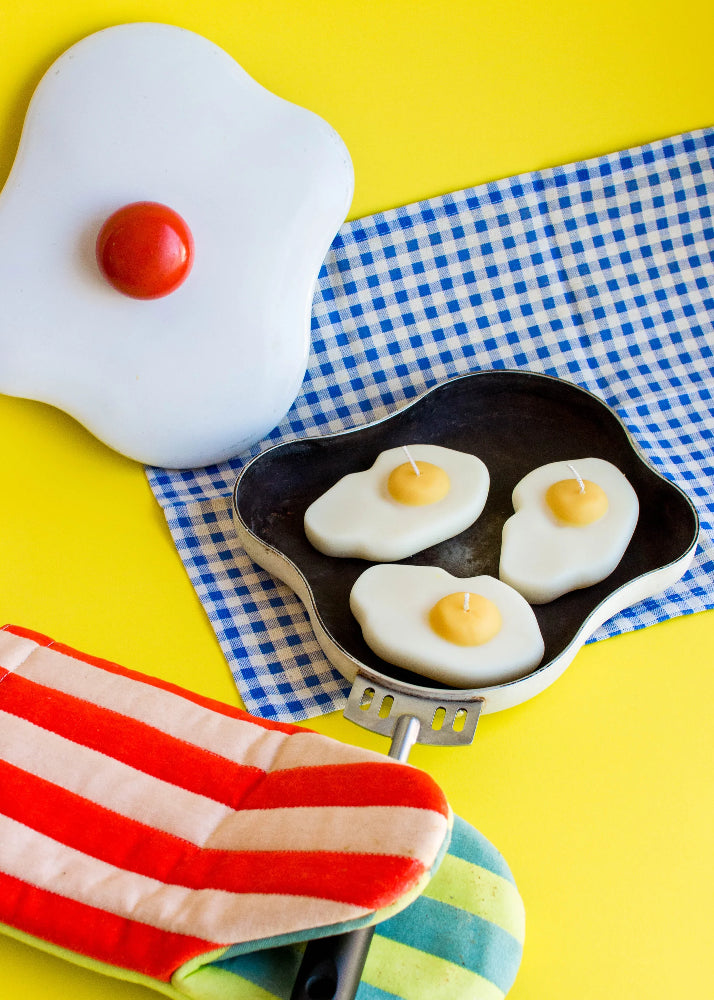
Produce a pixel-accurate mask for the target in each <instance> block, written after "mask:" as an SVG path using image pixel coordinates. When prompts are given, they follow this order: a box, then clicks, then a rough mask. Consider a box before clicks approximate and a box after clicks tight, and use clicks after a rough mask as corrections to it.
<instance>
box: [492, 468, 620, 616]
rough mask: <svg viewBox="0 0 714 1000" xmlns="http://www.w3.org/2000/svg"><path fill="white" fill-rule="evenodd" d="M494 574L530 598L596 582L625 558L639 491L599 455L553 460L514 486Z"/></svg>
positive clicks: (542, 599) (546, 598)
mask: <svg viewBox="0 0 714 1000" xmlns="http://www.w3.org/2000/svg"><path fill="white" fill-rule="evenodd" d="M513 507H514V510H515V513H514V514H513V515H512V516H511V517H510V518H509V519H508V520H507V521H506V523H505V524H504V526H503V538H502V545H501V560H500V568H499V576H500V578H501V580H503V581H504V582H506V583H508V584H510V586H511V587H514V588H515V589H516V590H517V591H519V593H521V594H522V595H523V596H524V597H525V598H526V600H528V601H529V602H530V603H531V604H547V603H548V602H550V601H553V600H555V599H556V598H558V597H561V596H562V595H563V594H566V593H568V592H569V591H571V590H579V589H581V588H583V587H590V586H592V585H593V584H595V583H599V582H600V581H601V580H604V579H605V578H606V577H608V576H609V575H610V573H612V572H613V570H614V569H615V568H616V567H617V565H618V563H619V562H620V560H621V559H622V557H623V555H624V553H625V550H626V549H627V546H628V545H629V543H630V539H631V538H632V535H633V533H634V530H635V527H636V525H637V519H638V516H639V502H638V499H637V494H636V493H635V491H634V489H633V488H632V486H631V485H630V483H629V482H628V481H627V479H626V478H625V476H624V475H623V474H622V473H621V472H620V470H619V469H618V468H616V466H614V465H612V464H611V463H610V462H607V461H605V460H604V459H601V458H581V459H574V460H573V461H564V462H551V463H550V464H548V465H543V466H540V468H537V469H534V470H533V471H532V472H529V473H528V475H527V476H525V477H524V478H523V479H522V480H521V481H520V482H519V483H518V485H517V486H516V488H515V489H514V491H513Z"/></svg>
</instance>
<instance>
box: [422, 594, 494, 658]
mask: <svg viewBox="0 0 714 1000" xmlns="http://www.w3.org/2000/svg"><path fill="white" fill-rule="evenodd" d="M464 596H465V595H464V594H463V592H461V593H458V594H447V596H446V597H442V598H441V600H440V601H437V603H436V604H435V605H434V607H433V608H432V609H431V611H430V612H429V624H430V625H431V627H432V629H433V630H434V631H435V632H436V634H437V635H438V636H441V638H442V639H446V641H447V642H453V643H454V645H456V646H483V645H484V643H486V642H489V641H490V640H491V639H493V638H494V636H495V635H497V634H498V632H500V630H501V612H500V611H499V610H498V608H497V607H496V605H495V604H494V603H493V601H489V599H488V598H487V597H482V596H481V595H480V594H468V607H466V606H465V601H464Z"/></svg>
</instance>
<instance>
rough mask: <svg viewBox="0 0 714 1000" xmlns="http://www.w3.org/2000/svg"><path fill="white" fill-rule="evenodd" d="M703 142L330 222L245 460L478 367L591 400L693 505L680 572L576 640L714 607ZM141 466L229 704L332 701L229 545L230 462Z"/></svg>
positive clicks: (712, 177)
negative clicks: (287, 375) (572, 390)
mask: <svg viewBox="0 0 714 1000" xmlns="http://www.w3.org/2000/svg"><path fill="white" fill-rule="evenodd" d="M713 158H714V129H709V130H703V131H699V132H696V133H691V134H687V135H681V136H677V137H674V138H672V139H667V140H662V141H659V142H655V143H651V144H649V145H647V146H642V147H639V148H637V149H632V150H628V151H625V152H619V153H614V154H612V155H609V156H603V157H599V158H597V159H593V160H589V161H587V162H581V163H575V164H571V165H568V166H563V167H557V168H554V169H549V170H543V171H537V172H535V173H531V174H527V175H522V176H519V177H512V178H507V179H506V180H502V181H496V182H493V183H490V184H486V185H483V186H482V187H478V188H472V189H469V190H465V191H459V192H455V193H453V194H448V195H444V196H443V197H439V198H433V199H430V200H429V201H426V202H421V203H418V204H415V205H409V206H406V207H402V208H397V209H394V210H392V211H389V212H383V213H380V214H378V215H375V216H372V217H370V218H367V219H360V220H357V221H354V222H350V223H346V224H345V225H344V226H343V227H342V229H341V230H340V232H339V234H338V235H337V237H336V239H335V240H334V243H333V245H332V248H331V249H330V252H329V254H328V256H327V258H326V261H325V264H324V267H323V269H322V271H321V273H320V277H319V281H318V287H317V290H316V295H315V299H314V303H313V314H312V353H311V356H310V363H309V368H308V372H307V375H306V378H305V381H304V384H303V387H302V391H301V393H300V395H299V396H298V398H297V399H296V401H295V403H294V405H293V407H292V408H291V410H290V412H289V413H288V414H287V416H286V417H285V419H284V420H283V421H282V422H281V424H280V426H279V427H277V428H276V429H275V430H274V431H273V432H272V433H271V435H270V436H269V438H267V439H266V440H265V441H263V442H261V443H260V444H258V445H256V446H255V447H254V448H253V449H252V450H251V453H250V455H251V456H252V455H254V454H257V453H259V452H260V451H262V450H264V449H265V448H267V447H269V446H270V445H271V444H274V443H276V442H280V441H286V440H291V439H294V438H297V437H301V436H303V435H305V434H322V433H330V432H337V431H342V430H345V429H347V428H350V427H354V426H358V425H360V424H363V423H365V422H367V421H370V420H374V419H378V418H381V417H384V416H386V415H388V414H390V413H393V412H394V411H395V410H396V409H397V408H399V407H400V406H401V405H403V404H404V403H405V402H408V401H410V400H413V399H414V398H415V397H416V396H418V395H419V394H420V393H422V392H423V391H424V390H425V389H427V388H429V387H431V386H433V385H434V384H436V383H437V382H440V381H443V380H444V379H447V378H449V377H452V376H455V375H461V374H466V373H468V372H472V371H479V370H484V369H499V368H500V369H503V368H510V369H517V368H522V369H528V370H531V371H535V372H544V373H547V374H550V375H556V376H559V377H561V378H564V379H568V380H570V381H572V382H575V383H577V384H579V385H582V386H584V387H586V388H587V389H589V390H591V391H592V392H594V393H595V394H596V395H597V396H599V397H600V398H601V399H603V400H604V401H605V402H606V403H607V404H608V405H609V406H611V407H612V408H613V409H614V410H615V411H616V412H617V413H618V415H619V416H620V418H621V419H622V420H623V421H624V423H625V424H626V425H627V427H628V428H629V429H630V431H631V433H632V434H633V436H634V438H635V440H636V441H637V443H638V445H639V447H640V449H641V450H642V452H643V453H644V455H645V457H646V458H647V459H648V460H649V462H650V463H651V464H652V465H653V466H655V467H656V468H657V469H658V470H659V471H660V472H662V473H663V474H664V475H665V476H667V477H668V478H670V479H671V480H673V481H674V482H676V483H677V484H678V485H679V486H681V487H682V488H683V489H684V490H685V492H686V493H688V495H689V496H690V497H691V498H692V500H693V501H694V503H695V505H696V506H697V508H698V512H699V516H700V519H701V525H702V534H701V544H700V547H699V550H698V553H697V556H696V559H695V562H694V565H693V566H692V569H691V571H690V572H689V573H688V574H687V575H686V577H685V578H684V579H683V580H682V581H681V583H680V584H679V585H678V586H676V587H674V588H672V589H670V590H669V591H668V592H667V594H665V595H662V596H661V597H658V598H657V599H656V600H649V601H645V602H642V603H640V604H638V605H636V606H635V607H632V608H629V609H627V610H626V611H624V612H622V613H620V614H618V615H617V616H615V617H614V618H613V619H611V621H609V622H608V623H606V624H605V625H604V626H603V627H602V628H600V629H599V630H598V632H597V633H596V634H595V635H594V636H593V640H597V639H601V638H604V637H606V636H610V635H616V634H618V633H619V632H625V631H630V630H632V629H637V628H642V627H645V626H647V625H650V624H653V623H655V622H659V621H663V620H665V619H667V618H670V617H673V616H676V615H681V614H688V613H691V612H695V611H700V610H703V609H705V608H710V607H712V606H714V460H713V452H712V440H713V438H714V404H713V402H712V400H713V393H714V380H713V378H712V358H713V354H712V352H713V350H714V295H713V294H712V287H713V285H714V264H713V256H712V255H713V250H714V223H713V222H712V206H713V202H714V166H713V162H712V161H713ZM248 457H250V456H248V455H244V456H240V457H239V458H238V459H235V460H233V461H231V462H227V463H225V464H223V465H220V466H213V467H210V468H207V469H196V470H189V471H183V472H171V471H168V470H161V469H149V470H147V472H148V477H149V481H150V483H151V486H152V489H153V490H154V493H155V495H156V497H157V499H158V500H159V502H160V503H161V504H162V506H163V508H164V511H165V514H166V517H167V520H168V523H169V526H170V528H171V531H172V534H173V537H174V540H175V542H176V546H177V548H178V551H179V553H180V555H181V558H182V559H183V561H184V564H185V566H186V569H187V570H188V573H189V575H190V577H191V580H192V581H193V584H194V586H195V588H196V591H197V593H198V595H199V597H200V599H201V601H202V602H203V605H204V607H205V608H206V611H207V613H208V615H209V618H210V619H211V621H212V623H213V625H214V628H215V630H216V634H217V636H218V639H219V642H220V644H221V647H222V649H223V651H224V653H225V655H226V657H227V659H228V661H229V664H230V666H231V669H232V671H233V675H234V677H235V679H236V683H237V685H238V687H239V690H240V692H241V695H242V697H243V699H244V701H245V704H246V706H247V708H248V709H249V710H250V711H251V712H254V713H255V714H258V715H263V716H268V717H273V718H280V719H304V718H309V717H310V716H314V715H317V714H319V713H322V712H329V711H333V710H335V709H337V708H340V707H342V705H343V704H344V699H345V693H346V684H345V682H344V681H343V679H342V678H341V677H340V676H339V675H338V674H337V673H336V671H334V670H333V669H332V668H331V666H330V664H329V663H328V662H327V660H326V659H325V657H324V655H323V654H322V652H321V650H320V648H319V646H318V644H317V642H316V640H315V637H314V635H313V634H312V630H311V628H310V625H309V622H308V620H307V616H306V614H305V611H304V609H303V608H302V605H301V604H300V603H299V601H298V600H297V598H295V597H294V595H292V594H291V592H290V591H288V589H287V588H286V587H284V586H283V585H281V584H276V583H275V581H273V580H272V579H271V578H270V577H268V575H267V574H266V573H264V572H262V571H261V570H258V569H257V568H256V567H255V566H254V565H253V564H252V563H251V562H250V560H249V559H248V558H247V556H246V555H245V553H244V552H242V551H240V550H238V549H237V548H236V545H235V541H234V533H233V527H232V523H231V515H230V493H231V490H232V487H233V483H234V480H235V476H236V474H237V472H238V471H239V470H240V468H241V467H242V465H243V463H244V462H245V460H246V458H248Z"/></svg>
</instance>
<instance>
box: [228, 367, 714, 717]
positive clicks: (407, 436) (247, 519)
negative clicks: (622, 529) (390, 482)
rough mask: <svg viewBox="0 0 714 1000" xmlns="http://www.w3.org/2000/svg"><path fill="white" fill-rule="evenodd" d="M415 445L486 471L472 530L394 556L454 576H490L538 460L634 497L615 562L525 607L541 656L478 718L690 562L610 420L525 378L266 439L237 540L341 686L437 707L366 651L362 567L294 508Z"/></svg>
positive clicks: (241, 502) (583, 396)
mask: <svg viewBox="0 0 714 1000" xmlns="http://www.w3.org/2000/svg"><path fill="white" fill-rule="evenodd" d="M414 442H419V443H425V444H440V445H444V446H445V447H448V448H454V449H457V450H460V451H467V452H472V453H474V454H476V455H478V457H479V458H481V459H482V460H483V461H484V462H485V463H486V466H487V467H488V469H489V472H490V476H491V486H490V491H489V496H488V500H487V502H486V506H485V508H484V510H483V513H482V514H481V516H480V517H479V518H478V520H477V521H476V522H475V523H474V524H473V525H472V526H471V527H470V528H468V529H467V530H466V531H464V532H462V533H461V534H460V535H457V536H456V537H454V538H450V539H448V540H447V541H445V542H442V543H441V544H439V545H434V546H432V547H431V548H429V549H425V550H423V551H422V552H418V553H417V554H416V555H414V556H411V557H410V558H408V559H404V560H401V561H402V562H404V563H412V564H415V565H435V566H441V567H443V568H444V569H445V570H447V572H449V573H451V574H452V575H453V576H456V577H470V576H478V575H481V574H488V575H491V576H498V563H499V555H500V548H501V530H502V527H503V523H504V521H505V520H506V519H507V518H508V517H510V515H511V514H512V513H513V507H512V505H511V494H512V492H513V488H514V487H515V485H516V484H517V483H518V482H519V480H520V479H522V478H523V476H524V475H526V473H528V472H530V471H531V470H532V469H534V468H536V467H537V466H540V465H544V464H546V463H548V462H555V461H561V460H566V461H570V460H572V459H573V457H583V458H585V457H593V458H604V459H606V460H608V461H609V462H612V463H613V464H614V465H616V466H617V467H618V468H619V469H620V471H621V472H622V473H623V474H624V475H625V476H626V477H627V479H628V480H629V482H630V483H631V485H632V486H633V487H634V489H635V491H636V493H637V495H638V499H639V504H640V515H639V520H638V523H637V528H636V529H635V533H634V535H633V538H632V540H631V542H630V544H629V546H628V548H627V550H626V552H625V555H624V556H623V558H622V560H621V562H620V564H619V565H618V566H617V568H616V569H615V571H614V572H613V573H612V574H611V575H610V576H609V577H607V578H606V579H605V580H603V581H601V582H600V583H598V584H596V585H594V586H591V587H587V588H584V589H582V590H576V591H572V592H571V593H569V594H566V595H564V596H563V597H560V598H558V599H557V600H555V601H552V602H551V603H550V604H543V605H539V606H536V607H534V611H535V614H536V618H537V619H538V623H539V625H540V629H541V632H542V635H543V639H544V641H545V654H544V657H543V660H542V662H541V664H540V665H539V666H538V667H537V668H536V669H534V670H533V671H531V672H530V673H528V674H527V675H525V676H523V677H520V678H518V679H516V680H512V681H509V682H508V683H505V684H499V685H494V686H492V687H484V688H481V689H473V690H471V691H469V692H468V694H469V695H478V696H480V697H482V698H483V709H482V710H483V711H484V712H496V711H500V710H502V709H506V708H510V707H512V706H514V705H517V704H520V703H521V702H523V701H526V700H527V699H529V698H532V697H533V696H534V695H536V694H538V693H539V692H541V691H543V690H544V689H545V688H546V687H548V685H550V684H551V683H553V681H555V680H556V679H557V678H558V677H559V676H560V675H561V674H562V673H563V671H564V670H565V669H566V667H567V666H568V665H569V664H570V662H571V661H572V659H573V657H574V656H575V654H576V653H577V651H578V650H579V649H580V647H581V646H582V645H583V643H584V642H585V641H586V640H587V639H588V638H589V637H590V636H591V635H592V633H593V632H594V631H595V630H596V629H597V628H598V627H599V626H600V625H602V624H603V622H605V621H607V619H608V618H611V617H612V616H613V615H614V614H616V613H617V612H618V611H622V610H623V609H624V608H626V607H629V606H630V605H633V604H636V603H637V602H639V601H642V600H644V599H645V598H648V597H653V596H654V595H656V594H657V593H660V592H662V591H663V590H665V589H666V588H667V587H669V586H671V585H672V584H674V583H676V581H677V580H679V579H680V578H681V577H682V576H683V574H684V573H685V572H686V570H687V568H688V567H689V565H690V563H691V561H692V559H693V557H694V552H695V548H696V543H697V537H698V533H699V521H698V518H697V514H696V511H695V509H694V507H693V505H692V504H691V502H690V500H689V499H688V498H687V497H686V496H685V494H684V493H683V492H682V491H681V490H680V489H679V488H678V487H677V486H675V485H674V484H673V483H671V482H670V481H669V480H667V479H665V478H664V477H663V476H661V475H660V474H659V473H658V472H656V471H655V470H654V469H653V468H652V467H651V466H650V465H648V463H647V462H646V461H645V460H644V459H643V458H642V456H641V455H640V453H639V451H638V450H637V448H636V446H635V444H634V442H633V440H632V438H631V437H630V435H629V433H628V432H627V430H626V428H625V427H624V425H623V424H622V422H621V421H620V420H619V418H618V417H617V416H616V415H615V414H614V413H613V411H612V410H611V409H609V408H608V407H607V406H606V405H605V404H604V403H603V402H602V401H601V400H600V399H598V398H597V397H596V396H594V395H592V394H591V393H590V392H588V391H586V390H584V389H582V388H579V387H578V386H575V385H573V384H572V383H569V382H565V381H563V380H560V379H556V378H552V377H550V376H546V375H538V374H533V373H530V372H523V371H488V372H479V373H476V374H472V375H464V376H460V377H458V378H454V379H452V380H450V381H448V382H444V383H441V384H439V385H437V386H435V387H434V388H433V389H431V390H429V391H428V392H426V393H425V394H424V395H423V396H421V397H420V398H419V399H417V400H415V401H414V402H412V403H410V404H409V405H407V406H405V407H404V408H403V409H401V410H399V411H398V412H397V413H395V414H394V415H392V416H390V417H387V418H385V419H383V420H380V421H377V422H375V423H371V424H368V425H366V426H364V427H360V428H356V429H354V430H351V431H347V432H345V433H341V434H334V435H328V436H324V437H310V438H305V439H302V440H299V441H293V442H289V443H286V444H281V445H276V446H275V447H274V448H271V449H270V450H268V451H266V452H263V453H262V454H261V455H259V456H258V457H257V458H255V459H253V461H252V462H250V463H249V464H248V465H247V466H246V467H245V468H244V469H243V471H242V473H241V474H240V476H239V477H238V479H237V482H236V484H235V489H234V493H233V514H234V522H235V527H236V532H237V535H238V540H239V542H240V544H241V545H243V547H244V548H245V549H246V551H247V552H248V554H249V555H250V557H251V558H252V559H253V560H254V561H255V562H256V563H257V564H258V565H259V566H261V567H263V568H264V569H266V570H267V571H268V572H269V573H271V574H272V575H274V576H275V577H277V578H278V579H280V580H282V581H283V582H284V583H286V584H287V585H288V586H289V587H291V588H292V589H293V590H294V591H295V593H296V594H297V595H298V597H299V598H300V600H301V601H302V602H303V603H304V605H305V607H306V609H307V612H308V614H309V616H310V621H311V623H312V626H313V628H314V630H315V634H316V636H317V639H318V641H319V643H320V646H321V647H322V649H323V650H324V651H325V654H326V656H327V657H328V659H329V660H330V662H331V663H332V664H333V665H334V666H335V667H336V668H337V669H338V670H339V671H340V672H341V673H342V674H343V675H344V676H345V677H347V678H348V679H350V680H354V678H355V677H356V676H357V674H358V673H359V674H360V675H361V676H362V677H365V678H367V679H369V678H370V677H371V678H373V679H374V680H375V681H376V682H377V683H381V684H386V685H387V686H388V687H389V686H391V687H393V688H395V689H398V690H399V691H401V692H403V693H407V694H408V693H409V692H412V693H413V694H414V695H416V696H419V697H424V696H425V695H431V696H433V697H434V699H435V700H436V701H438V697H439V692H440V691H443V690H444V689H443V688H440V687H439V686H436V685H434V684H433V682H429V683H424V679H423V678H420V677H418V676H417V675H415V674H411V673H409V672H407V671H404V670H400V669H399V668H397V667H394V666H392V665H391V664H389V663H387V662H385V661H384V660H382V659H380V658H379V657H378V656H376V655H375V654H374V653H373V652H372V651H371V650H370V649H369V647H368V646H367V645H366V643H365V642H364V639H363V638H362V634H361V631H360V628H359V625H358V624H357V622H356V620H355V619H354V618H353V616H352V614H351V612H350V609H349V594H350V590H351V589H352V585H353V583H354V581H355V580H356V579H357V577H358V576H359V575H360V574H361V573H362V572H363V571H364V569H365V568H366V567H367V566H368V565H371V564H370V563H367V562H365V561H364V560H361V559H336V558H332V557H330V556H325V555H322V554H321V553H319V552H318V551H317V550H316V549H314V548H313V547H312V546H311V545H310V543H309V542H308V541H307V538H306V537H305V533H304V530H303V515H304V512H305V509H306V508H307V507H308V506H309V504H310V503H312V502H313V500H315V499H316V498H317V497H318V496H320V495H321V494H322V493H323V492H325V490H327V489H328V488H329V487H330V486H332V485H333V483H335V482H336V481H337V480H338V479H340V478H341V477H342V476H344V475H347V474H348V473H350V472H356V471H359V470H361V469H366V468H369V467H370V466H371V465H372V463H373V462H374V460H375V458H376V457H377V455H378V454H379V453H380V452H381V451H384V450H385V449H387V448H393V447H397V446H400V445H404V444H409V443H414ZM462 694H463V695H465V694H466V692H462Z"/></svg>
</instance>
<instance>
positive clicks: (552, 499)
mask: <svg viewBox="0 0 714 1000" xmlns="http://www.w3.org/2000/svg"><path fill="white" fill-rule="evenodd" d="M545 502H546V503H547V504H548V506H549V507H550V509H551V511H552V512H553V513H554V514H555V516H556V517H557V518H558V520H559V521H562V522H563V523H564V524H570V525H574V526H575V527H578V528H582V527H584V526H585V525H587V524H593V523H594V522H595V521H599V520H600V518H601V517H604V515H605V514H606V513H607V508H608V499H607V494H606V493H605V491H604V490H603V488H602V487H601V486H598V484H597V483H591V482H590V481H589V480H588V479H584V480H583V481H582V488H581V485H580V483H579V482H578V480H577V479H561V480H560V482H557V483H553V485H552V486H550V487H549V488H548V491H547V492H546V494H545Z"/></svg>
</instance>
